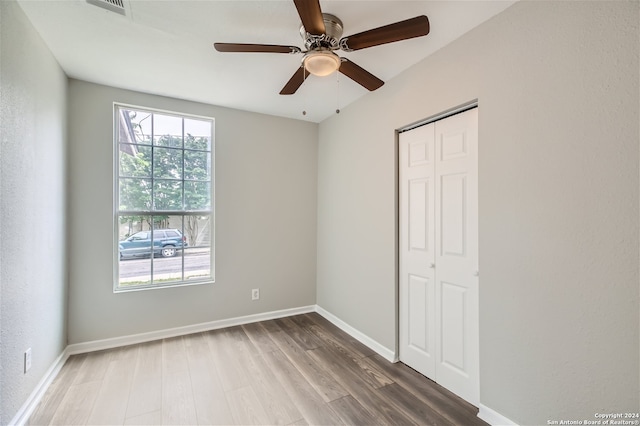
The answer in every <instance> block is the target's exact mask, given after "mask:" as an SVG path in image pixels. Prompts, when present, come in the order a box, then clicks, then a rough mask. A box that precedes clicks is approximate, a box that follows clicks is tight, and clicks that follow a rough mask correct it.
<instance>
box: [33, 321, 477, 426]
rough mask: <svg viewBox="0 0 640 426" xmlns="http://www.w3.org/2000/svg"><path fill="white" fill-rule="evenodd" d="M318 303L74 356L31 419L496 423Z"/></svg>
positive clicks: (181, 422) (90, 422)
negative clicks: (381, 351)
mask: <svg viewBox="0 0 640 426" xmlns="http://www.w3.org/2000/svg"><path fill="white" fill-rule="evenodd" d="M477 412H478V410H477V409H476V408H475V407H473V406H472V405H470V404H468V403H466V402H465V401H463V400H462V399H460V398H458V397H457V396H455V395H454V394H452V393H451V392H449V391H447V390H446V389H444V388H442V387H441V386H439V385H437V384H436V383H434V382H432V381H431V380H429V379H427V378H425V377H424V376H422V375H420V374H418V373H416V372H415V371H414V370H412V369H411V368H409V367H407V366H405V365H404V364H402V363H396V364H392V363H389V362H388V361H386V360H385V359H383V358H382V357H380V356H379V355H377V354H375V353H374V352H373V351H372V350H371V349H369V348H367V347H366V346H364V345H362V344H361V343H360V342H358V341H356V340H355V339H353V338H352V337H351V336H349V335H348V334H346V333H344V332H343V331H342V330H340V329H339V328H337V327H336V326H334V325H333V324H331V323H330V322H329V321H327V320H325V319H324V318H323V317H321V316H320V315H318V314H315V313H312V314H305V315H297V316H293V317H288V318H282V319H277V320H271V321H264V322H260V323H253V324H247V325H243V326H238V327H231V328H226V329H221V330H214V331H209V332H204V333H196V334H191V335H188V336H181V337H174V338H171V339H164V340H161V341H155V342H149V343H144V344H139V345H132V346H126V347H122V348H117V349H110V350H106V351H99V352H92V353H88V354H82V355H75V356H72V357H70V358H69V359H68V361H67V362H66V364H65V365H64V367H63V368H62V370H61V371H60V373H59V375H58V377H56V379H55V380H54V382H53V383H52V384H51V386H50V387H49V389H48V390H47V392H46V394H45V395H44V397H43V398H42V400H41V402H40V404H39V405H38V407H36V409H35V411H34V413H33V415H32V416H31V418H30V419H29V424H30V425H159V424H171V425H195V424H203V425H204V424H206V425H232V424H237V425H311V424H321V425H341V424H344V425H378V424H379V425H414V424H415V425H485V424H486V423H484V422H483V421H482V420H480V419H479V418H478V417H477Z"/></svg>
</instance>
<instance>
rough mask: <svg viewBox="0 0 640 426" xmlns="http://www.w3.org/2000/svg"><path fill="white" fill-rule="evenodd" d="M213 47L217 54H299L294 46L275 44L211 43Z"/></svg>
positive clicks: (298, 50) (298, 49)
mask: <svg viewBox="0 0 640 426" xmlns="http://www.w3.org/2000/svg"><path fill="white" fill-rule="evenodd" d="M213 46H214V47H215V48H216V50H217V51H218V52H250V53H300V48H298V47H296V46H279V45H276V44H244V43H213Z"/></svg>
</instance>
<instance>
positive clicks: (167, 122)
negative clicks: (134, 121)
mask: <svg viewBox="0 0 640 426" xmlns="http://www.w3.org/2000/svg"><path fill="white" fill-rule="evenodd" d="M153 141H154V144H156V145H163V146H173V147H179V148H181V147H182V118H180V117H174V116H171V115H162V114H155V115H154V116H153Z"/></svg>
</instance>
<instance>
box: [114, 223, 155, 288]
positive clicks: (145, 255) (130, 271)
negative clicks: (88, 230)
mask: <svg viewBox="0 0 640 426" xmlns="http://www.w3.org/2000/svg"><path fill="white" fill-rule="evenodd" d="M118 219H119V220H118V235H119V242H118V254H119V258H120V260H119V268H118V270H119V285H120V286H121V287H131V286H138V285H148V284H151V239H150V235H151V231H150V223H151V218H150V217H149V216H123V215H120V216H119V218H118Z"/></svg>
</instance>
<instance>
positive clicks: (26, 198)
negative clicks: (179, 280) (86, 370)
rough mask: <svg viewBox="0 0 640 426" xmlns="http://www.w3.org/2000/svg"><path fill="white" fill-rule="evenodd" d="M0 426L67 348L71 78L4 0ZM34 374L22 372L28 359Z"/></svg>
mask: <svg viewBox="0 0 640 426" xmlns="http://www.w3.org/2000/svg"><path fill="white" fill-rule="evenodd" d="M0 34H1V35H0V52H1V56H0V58H1V59H0V61H1V65H0V87H1V89H0V93H1V99H0V135H1V140H0V159H1V161H2V165H1V169H0V193H1V194H2V196H1V197H0V253H2V255H1V256H0V295H1V296H0V297H1V299H0V324H1V325H2V327H0V329H1V330H2V331H1V334H0V424H3V425H4V424H7V423H8V422H9V421H10V420H11V419H12V418H13V416H15V414H16V413H17V412H18V410H19V408H20V406H21V405H22V404H23V403H24V401H26V400H27V398H28V397H29V394H30V393H31V392H32V391H33V389H34V388H35V386H36V384H37V383H38V381H40V379H41V378H42V377H43V376H44V374H45V373H46V371H47V370H48V368H49V367H50V366H51V365H52V364H53V363H54V361H55V360H56V358H57V357H58V356H59V355H60V354H61V353H62V351H63V350H64V348H65V346H66V343H67V341H66V299H67V285H66V282H67V280H66V270H65V265H66V247H67V244H66V241H67V238H66V223H65V221H66V219H65V212H66V199H67V190H66V182H65V179H66V172H65V169H66V147H67V141H66V122H67V113H66V100H67V77H66V76H65V75H64V73H63V72H62V70H61V68H60V67H59V66H58V63H57V62H56V60H55V59H54V58H53V56H52V55H51V53H50V52H49V50H48V49H47V47H46V46H45V44H44V42H43V41H42V40H41V39H40V36H39V35H38V33H37V32H36V31H35V29H34V28H33V27H32V26H31V24H30V23H29V21H28V20H27V18H26V16H25V15H24V13H23V12H22V10H21V9H20V7H19V6H18V5H17V4H16V3H15V2H13V1H9V0H3V1H0ZM29 347H30V348H31V349H32V352H33V366H32V367H31V370H29V372H27V373H26V374H24V373H23V353H24V351H25V350H26V349H27V348H29Z"/></svg>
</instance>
